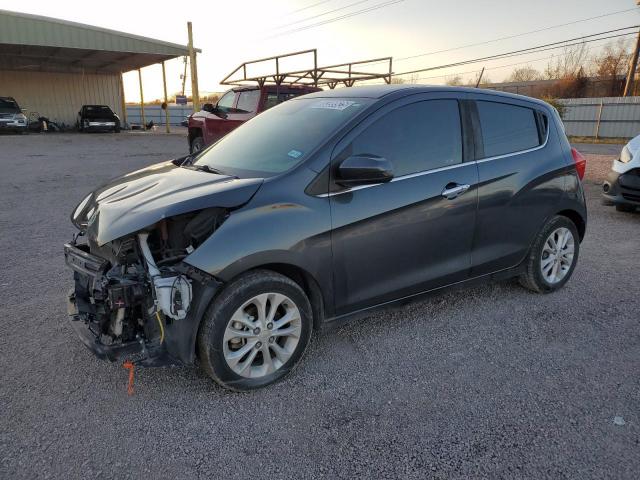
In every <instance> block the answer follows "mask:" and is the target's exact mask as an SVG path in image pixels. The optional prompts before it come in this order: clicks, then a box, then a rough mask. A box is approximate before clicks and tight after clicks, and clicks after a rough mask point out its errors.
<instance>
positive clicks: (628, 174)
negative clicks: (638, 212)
mask: <svg viewBox="0 0 640 480" xmlns="http://www.w3.org/2000/svg"><path fill="white" fill-rule="evenodd" d="M602 195H603V196H604V202H605V204H607V205H615V206H616V210H618V211H620V212H633V211H634V210H635V209H636V208H637V207H640V135H638V136H637V137H635V138H633V139H631V141H630V142H629V143H627V144H626V145H625V146H624V148H623V149H622V152H620V158H617V159H615V160H614V161H613V165H612V166H611V172H610V173H609V176H608V177H607V180H606V181H605V182H604V184H603V185H602Z"/></svg>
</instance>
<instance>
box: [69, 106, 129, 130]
mask: <svg viewBox="0 0 640 480" xmlns="http://www.w3.org/2000/svg"><path fill="white" fill-rule="evenodd" d="M120 129H121V125H120V117H118V115H116V114H115V113H114V111H113V110H111V107H109V106H108V105H83V106H82V108H81V109H80V111H79V112H78V130H80V131H81V132H115V133H118V132H120Z"/></svg>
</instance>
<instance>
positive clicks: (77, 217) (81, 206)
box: [71, 193, 93, 226]
mask: <svg viewBox="0 0 640 480" xmlns="http://www.w3.org/2000/svg"><path fill="white" fill-rule="evenodd" d="M92 195H93V193H90V194H89V195H87V196H86V197H84V200H82V201H81V202H80V203H79V204H78V206H77V207H76V208H75V210H74V211H73V213H72V214H71V220H72V221H73V223H74V224H75V225H76V226H78V225H79V224H81V223H83V222H80V220H81V219H80V215H81V214H82V211H83V210H84V209H85V208H86V207H87V205H88V203H89V200H91V196H92Z"/></svg>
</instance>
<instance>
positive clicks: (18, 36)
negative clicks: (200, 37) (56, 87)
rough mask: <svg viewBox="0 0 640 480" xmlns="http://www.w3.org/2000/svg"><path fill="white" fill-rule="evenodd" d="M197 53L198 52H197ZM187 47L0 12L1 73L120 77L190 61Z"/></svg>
mask: <svg viewBox="0 0 640 480" xmlns="http://www.w3.org/2000/svg"><path fill="white" fill-rule="evenodd" d="M197 51H199V50H197ZM188 53H189V51H188V48H187V47H186V46H184V45H178V44H175V43H169V42H164V41H162V40H156V39H152V38H147V37H141V36H139V35H133V34H130V33H125V32H118V31H115V30H109V29H106V28H100V27H94V26H91V25H84V24H81V23H75V22H69V21H66V20H59V19H56V18H50V17H42V16H39V15H30V14H26V13H19V12H11V11H8V10H0V68H5V69H20V70H22V69H27V70H28V69H29V68H35V66H38V68H37V70H40V71H43V70H44V71H70V70H71V71H73V70H75V69H81V70H83V71H92V72H117V71H127V70H132V69H135V68H140V67H144V66H147V65H151V64H153V63H157V62H161V61H163V60H168V59H170V58H175V57H179V56H183V55H188Z"/></svg>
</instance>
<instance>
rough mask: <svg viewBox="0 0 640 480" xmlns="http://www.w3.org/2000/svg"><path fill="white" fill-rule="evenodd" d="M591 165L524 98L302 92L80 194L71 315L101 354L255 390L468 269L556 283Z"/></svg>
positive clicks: (471, 274) (569, 252)
mask: <svg viewBox="0 0 640 480" xmlns="http://www.w3.org/2000/svg"><path fill="white" fill-rule="evenodd" d="M584 168H585V162H584V158H583V157H582V156H581V155H580V154H579V153H578V152H576V151H575V150H573V149H572V148H571V147H570V145H569V143H568V142H567V138H566V136H565V134H564V130H563V127H562V124H561V121H560V119H559V117H558V115H557V113H556V112H555V110H554V109H553V108H551V107H550V106H549V105H547V104H546V103H544V102H541V101H537V100H534V99H531V98H525V97H520V96H515V95H507V94H503V93H496V92H488V91H486V90H475V89H461V88H447V87H421V86H384V87H363V88H348V89H342V90H334V91H330V92H318V93H315V94H311V95H306V96H304V97H300V98H297V99H293V100H290V101H288V102H285V103H283V104H281V105H279V106H277V107H274V108H273V109H270V110H269V111H267V112H265V113H263V114H261V115H259V116H257V117H255V118H254V119H252V120H251V121H249V122H248V123H246V124H244V125H243V126H241V127H240V128H238V129H237V130H235V131H233V132H232V133H230V134H229V135H228V136H226V137H224V138H223V139H222V140H221V141H219V142H218V143H216V144H215V145H213V146H211V147H210V148H208V149H206V150H204V151H202V152H200V153H199V154H197V155H196V156H194V157H185V158H180V159H176V160H173V161H168V162H165V163H160V164H158V165H153V166H151V167H148V168H146V169H143V170H139V171H137V172H133V173H130V174H127V175H124V176H123V177H120V178H118V179H115V180H113V181H112V182H110V183H109V184H107V185H105V186H103V187H102V188H99V189H98V190H95V191H93V192H91V193H90V194H88V195H87V196H86V198H84V199H83V200H82V201H81V202H80V204H79V205H78V206H77V208H76V209H75V210H74V212H73V214H72V221H73V223H74V224H75V225H76V226H77V227H78V229H79V230H80V233H79V234H78V235H77V237H76V238H75V239H74V241H73V242H71V243H70V244H67V245H65V256H66V261H67V264H68V265H69V266H70V267H71V268H72V269H73V271H74V278H75V288H74V289H73V291H72V293H71V294H70V296H69V308H70V313H71V319H72V321H71V324H72V325H73V326H74V327H75V329H76V331H77V332H78V333H79V335H80V338H81V339H82V341H83V342H84V343H85V344H86V345H87V346H88V347H89V348H90V349H91V350H92V351H93V352H94V353H95V354H96V355H97V356H98V357H100V358H106V359H109V360H112V361H121V360H129V361H131V362H133V363H134V364H138V365H146V366H162V365H184V364H192V363H194V362H195V361H196V358H198V359H199V363H200V364H201V365H202V367H203V369H204V370H205V371H206V372H207V373H208V374H209V375H210V376H211V377H212V378H213V379H214V380H216V381H217V382H219V383H220V384H222V385H224V386H225V387H228V388H232V389H236V390H247V389H252V388H257V387H261V386H264V385H267V384H269V383H272V382H274V381H276V380H278V379H279V378H281V377H283V376H284V375H285V374H287V373H288V372H289V371H290V370H291V369H292V368H293V367H294V366H295V365H296V364H297V363H298V362H299V360H300V358H301V357H302V354H303V352H304V350H305V348H306V347H307V345H308V343H309V339H310V337H311V335H312V332H313V330H315V329H318V328H320V327H321V326H322V325H323V324H326V323H328V322H333V321H335V320H338V319H346V318H349V317H354V316H362V315H363V314H365V315H366V314H367V313H369V312H372V311H373V310H374V309H377V308H380V307H383V306H388V305H391V304H394V303H401V302H406V301H407V300H408V299H417V298H421V295H422V294H425V293H427V292H431V291H434V290H436V289H441V288H443V287H447V286H450V285H454V284H461V283H464V282H468V281H470V280H476V279H486V280H490V279H493V278H506V277H512V276H517V277H519V278H520V281H521V283H522V284H523V285H524V286H525V287H527V288H528V289H530V290H533V291H535V292H541V293H546V292H553V291H555V290H557V289H559V288H560V287H562V286H563V285H564V284H565V283H566V282H567V281H568V280H569V278H570V277H571V274H572V272H573V270H574V268H575V266H576V262H577V259H578V252H579V248H580V241H581V240H582V238H583V237H584V234H585V227H586V221H587V220H586V219H587V217H586V209H585V201H584V194H583V190H582V185H581V178H582V175H583V174H584ZM425 322H428V319H425ZM425 326H426V327H427V328H428V325H425ZM390 361H391V360H390Z"/></svg>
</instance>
